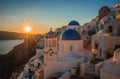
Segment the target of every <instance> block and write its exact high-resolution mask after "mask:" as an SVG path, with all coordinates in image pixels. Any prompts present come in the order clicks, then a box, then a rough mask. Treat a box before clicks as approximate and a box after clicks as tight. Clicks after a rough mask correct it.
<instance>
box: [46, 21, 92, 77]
mask: <svg viewBox="0 0 120 79" xmlns="http://www.w3.org/2000/svg"><path fill="white" fill-rule="evenodd" d="M44 41H45V47H44V79H46V78H47V77H50V76H51V75H53V74H54V73H57V72H66V71H68V70H69V69H70V68H73V67H76V66H77V64H79V63H80V64H81V63H86V62H87V61H88V60H90V59H91V57H92V54H91V53H90V51H88V50H87V49H84V48H83V42H84V41H83V40H82V38H81V34H80V24H79V23H78V22H77V21H71V22H70V23H69V24H68V26H67V29H66V30H65V31H64V32H63V33H62V34H61V36H60V39H58V37H57V36H56V34H55V33H54V32H52V30H51V31H50V32H48V33H47V34H46V35H45V37H44Z"/></svg>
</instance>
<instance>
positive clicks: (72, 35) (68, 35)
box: [61, 29, 81, 40]
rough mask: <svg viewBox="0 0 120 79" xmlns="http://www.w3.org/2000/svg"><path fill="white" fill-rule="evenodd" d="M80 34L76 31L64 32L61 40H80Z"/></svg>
mask: <svg viewBox="0 0 120 79" xmlns="http://www.w3.org/2000/svg"><path fill="white" fill-rule="evenodd" d="M80 39H81V36H80V33H79V32H77V31H76V30H74V29H68V30H66V31H65V32H63V34H62V37H61V40H80Z"/></svg>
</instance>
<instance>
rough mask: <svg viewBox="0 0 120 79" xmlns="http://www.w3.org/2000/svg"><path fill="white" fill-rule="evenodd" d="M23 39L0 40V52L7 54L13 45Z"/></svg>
mask: <svg viewBox="0 0 120 79" xmlns="http://www.w3.org/2000/svg"><path fill="white" fill-rule="evenodd" d="M23 42H24V40H0V54H3V55H4V54H7V53H8V52H9V51H11V50H12V49H13V48H14V46H17V45H19V44H21V43H23Z"/></svg>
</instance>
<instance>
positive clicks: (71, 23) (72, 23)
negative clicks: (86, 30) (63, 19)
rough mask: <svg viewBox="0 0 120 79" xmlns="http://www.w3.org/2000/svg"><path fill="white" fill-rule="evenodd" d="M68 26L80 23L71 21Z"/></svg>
mask: <svg viewBox="0 0 120 79" xmlns="http://www.w3.org/2000/svg"><path fill="white" fill-rule="evenodd" d="M68 26H80V24H79V23H78V22H77V21H71V22H69V24H68Z"/></svg>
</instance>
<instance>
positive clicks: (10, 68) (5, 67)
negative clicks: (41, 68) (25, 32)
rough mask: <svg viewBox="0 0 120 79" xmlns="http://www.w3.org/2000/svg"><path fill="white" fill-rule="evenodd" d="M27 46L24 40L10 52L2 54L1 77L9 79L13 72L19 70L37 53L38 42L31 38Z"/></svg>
mask: <svg viewBox="0 0 120 79" xmlns="http://www.w3.org/2000/svg"><path fill="white" fill-rule="evenodd" d="M27 46H28V47H26V42H24V43H22V44H20V45H18V46H16V47H14V49H13V50H11V51H10V52H9V53H8V54H6V55H0V79H9V77H10V76H11V73H12V72H14V71H16V70H18V69H19V68H20V66H21V65H24V64H25V63H27V62H28V60H29V59H30V58H31V57H32V56H34V55H35V49H36V42H35V41H34V40H32V39H31V40H29V41H28V44H27Z"/></svg>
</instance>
